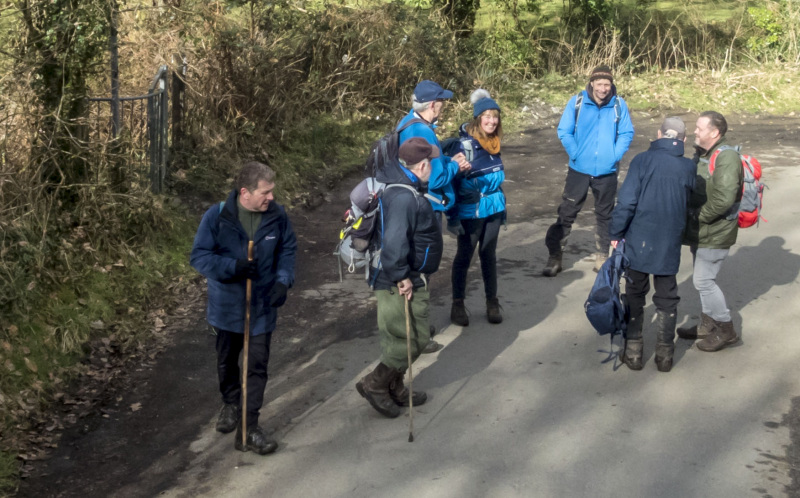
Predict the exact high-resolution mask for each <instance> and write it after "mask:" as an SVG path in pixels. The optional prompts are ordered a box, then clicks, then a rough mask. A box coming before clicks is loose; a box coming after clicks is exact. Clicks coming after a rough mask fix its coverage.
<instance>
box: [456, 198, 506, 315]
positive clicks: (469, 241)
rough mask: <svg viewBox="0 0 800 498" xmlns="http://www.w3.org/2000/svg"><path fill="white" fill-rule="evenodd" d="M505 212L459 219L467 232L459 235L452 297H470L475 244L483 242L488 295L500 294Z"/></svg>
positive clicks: (482, 273)
mask: <svg viewBox="0 0 800 498" xmlns="http://www.w3.org/2000/svg"><path fill="white" fill-rule="evenodd" d="M504 215H505V213H503V212H501V213H495V214H493V215H490V216H488V217H486V218H478V219H471V220H460V221H461V226H462V227H463V228H464V234H463V235H459V236H458V239H457V240H458V250H457V251H456V257H455V259H454V260H453V273H452V284H453V299H464V298H465V297H467V270H469V264H470V262H472V255H473V254H475V248H476V247H478V246H479V245H480V249H479V250H478V257H479V258H480V260H481V275H482V276H483V290H484V292H485V293H486V299H493V298H495V297H497V237H498V236H499V235H500V226H501V225H502V224H503V216H504Z"/></svg>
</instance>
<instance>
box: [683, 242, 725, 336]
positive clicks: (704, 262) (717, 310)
mask: <svg viewBox="0 0 800 498" xmlns="http://www.w3.org/2000/svg"><path fill="white" fill-rule="evenodd" d="M691 249H692V257H693V259H694V275H693V276H692V283H693V284H694V288H695V289H697V292H699V293H700V304H701V306H702V308H703V313H705V314H706V315H708V316H710V317H711V318H713V319H714V320H716V321H718V322H730V321H731V311H730V310H729V309H728V306H727V304H726V303H725V295H724V294H723V293H722V289H720V288H719V286H718V285H717V274H718V273H719V270H720V268H722V262H723V261H725V258H726V257H727V256H728V252H729V251H730V250H729V249H704V248H698V247H692V248H691Z"/></svg>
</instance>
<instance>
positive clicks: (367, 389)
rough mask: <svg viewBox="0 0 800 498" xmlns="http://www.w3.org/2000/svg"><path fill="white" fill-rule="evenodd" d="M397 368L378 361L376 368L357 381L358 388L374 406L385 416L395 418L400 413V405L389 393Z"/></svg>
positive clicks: (359, 392)
mask: <svg viewBox="0 0 800 498" xmlns="http://www.w3.org/2000/svg"><path fill="white" fill-rule="evenodd" d="M395 372H396V370H394V369H393V368H389V367H388V366H386V365H384V364H383V363H378V366H377V367H375V370H373V371H372V372H370V373H368V374H367V375H365V376H364V378H363V379H361V380H360V381H358V382H357V383H356V390H357V391H358V394H360V395H361V396H362V397H363V398H365V399H366V400H367V401H369V404H370V405H372V408H375V409H376V410H377V411H378V413H380V414H381V415H383V416H384V417H389V418H395V417H397V416H399V415H400V407H398V406H397V404H396V403H395V402H394V400H393V399H392V397H391V396H390V395H389V383H390V382H391V381H392V379H393V378H394V375H395Z"/></svg>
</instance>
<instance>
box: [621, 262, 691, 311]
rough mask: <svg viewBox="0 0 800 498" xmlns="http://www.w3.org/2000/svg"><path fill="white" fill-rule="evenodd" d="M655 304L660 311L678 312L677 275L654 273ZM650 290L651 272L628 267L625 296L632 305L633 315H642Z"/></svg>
mask: <svg viewBox="0 0 800 498" xmlns="http://www.w3.org/2000/svg"><path fill="white" fill-rule="evenodd" d="M653 286H654V287H655V288H656V293H655V294H654V295H653V304H654V305H655V306H656V309H657V310H658V311H664V312H666V313H677V311H678V302H680V300H681V298H680V297H678V280H677V279H676V278H675V275H653ZM648 292H650V274H648V273H642V272H640V271H636V270H632V269H630V268H629V269H628V282H627V283H626V284H625V297H627V299H628V304H629V305H630V307H631V316H640V315H641V314H642V312H643V311H644V304H645V297H646V296H647V293H648Z"/></svg>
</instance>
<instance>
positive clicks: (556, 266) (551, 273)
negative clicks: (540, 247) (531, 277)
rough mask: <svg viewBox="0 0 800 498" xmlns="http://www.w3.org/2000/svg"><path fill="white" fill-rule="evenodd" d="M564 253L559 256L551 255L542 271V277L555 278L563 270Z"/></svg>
mask: <svg viewBox="0 0 800 498" xmlns="http://www.w3.org/2000/svg"><path fill="white" fill-rule="evenodd" d="M562 255H563V253H558V254H551V255H550V257H549V258H547V265H546V266H545V267H544V270H542V275H544V276H545V277H555V276H556V275H558V274H559V272H561V270H562V269H563V268H562V267H561V257H562Z"/></svg>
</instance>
